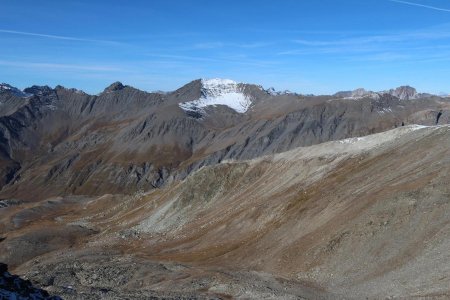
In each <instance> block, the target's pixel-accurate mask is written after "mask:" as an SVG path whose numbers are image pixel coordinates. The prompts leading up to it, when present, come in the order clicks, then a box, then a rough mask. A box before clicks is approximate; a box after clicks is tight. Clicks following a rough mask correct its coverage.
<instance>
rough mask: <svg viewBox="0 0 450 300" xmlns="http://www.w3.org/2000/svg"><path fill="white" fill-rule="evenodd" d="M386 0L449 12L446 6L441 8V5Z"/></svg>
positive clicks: (392, 0)
mask: <svg viewBox="0 0 450 300" xmlns="http://www.w3.org/2000/svg"><path fill="white" fill-rule="evenodd" d="M388 1H390V2H395V3H400V4H405V5H409V6H416V7H422V8H427V9H432V10H437V11H445V12H450V9H447V8H441V7H436V6H431V5H425V4H420V3H415V2H409V1H401V0H388Z"/></svg>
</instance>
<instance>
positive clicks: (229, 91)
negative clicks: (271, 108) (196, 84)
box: [179, 78, 252, 113]
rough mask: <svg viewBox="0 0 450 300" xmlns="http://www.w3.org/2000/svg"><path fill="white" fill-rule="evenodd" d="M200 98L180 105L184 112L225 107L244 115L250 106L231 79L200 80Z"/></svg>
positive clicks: (246, 98) (237, 84) (241, 88)
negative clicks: (208, 107) (218, 106)
mask: <svg viewBox="0 0 450 300" xmlns="http://www.w3.org/2000/svg"><path fill="white" fill-rule="evenodd" d="M201 83H202V88H201V97H200V98H199V99H197V100H194V101H189V102H184V103H180V104H179V106H180V107H181V108H182V109H184V110H186V111H197V112H198V111H200V112H201V111H202V110H203V108H204V107H207V106H216V105H225V106H228V107H230V108H231V109H233V110H235V111H236V112H238V113H245V112H246V111H247V110H248V109H249V107H250V105H251V104H252V102H251V99H250V97H249V96H247V95H245V94H244V92H243V87H242V86H240V85H241V84H240V83H237V82H236V81H233V80H231V79H221V78H213V79H202V80H201Z"/></svg>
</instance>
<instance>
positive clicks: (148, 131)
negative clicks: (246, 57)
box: [0, 79, 450, 299]
mask: <svg viewBox="0 0 450 300" xmlns="http://www.w3.org/2000/svg"><path fill="white" fill-rule="evenodd" d="M0 164H1V168H0V199H1V200H0V262H2V263H5V264H6V265H7V266H6V265H0V267H1V270H0V271H1V272H0V273H2V274H3V275H2V276H3V277H0V298H1V297H2V295H6V296H5V297H18V298H17V299H28V298H32V297H35V298H34V299H59V298H58V297H61V298H63V299H160V298H163V299H231V298H244V299H248V298H251V299H366V298H368V299H386V298H389V299H390V298H395V299H416V298H417V299H448V298H450V251H448V250H449V249H450V185H449V179H448V174H449V173H450V98H449V97H447V96H438V95H432V94H427V93H420V92H417V91H416V89H414V88H412V87H410V86H401V87H398V88H393V89H389V90H384V91H378V92H375V91H368V90H365V89H362V88H361V89H356V90H354V91H341V92H337V93H336V94H334V95H303V94H296V93H292V92H289V91H283V92H280V91H276V90H275V89H273V88H264V87H262V86H260V85H255V84H247V83H238V82H235V81H233V80H229V79H198V80H194V81H192V82H190V83H187V84H186V85H184V86H182V87H180V88H178V89H177V90H175V91H171V92H154V93H148V92H144V91H141V90H138V89H136V88H133V87H131V86H127V85H123V84H122V83H120V82H115V83H113V84H111V85H110V86H108V87H107V88H105V89H104V91H103V92H101V93H99V94H97V95H90V94H87V93H85V92H83V91H81V90H77V89H73V88H66V87H62V86H56V87H55V88H51V87H48V86H32V87H29V88H25V89H24V90H20V89H18V88H15V87H13V86H11V85H8V84H1V85H0ZM11 274H17V276H15V275H14V277H13V275H11ZM19 276H20V277H19ZM26 280H29V281H26ZM14 282H17V285H15V284H14ZM18 284H22V286H24V287H25V288H24V289H22V291H20V289H19V290H18V289H17V286H18ZM24 293H25V294H24ZM36 295H37V296H36ZM50 295H52V296H50ZM20 297H25V298H20ZM27 297H28V298H27ZM11 299H13V298H11Z"/></svg>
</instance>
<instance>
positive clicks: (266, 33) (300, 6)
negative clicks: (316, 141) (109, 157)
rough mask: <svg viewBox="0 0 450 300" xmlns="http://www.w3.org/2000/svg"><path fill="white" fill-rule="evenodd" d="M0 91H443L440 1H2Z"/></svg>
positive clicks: (446, 15)
mask: <svg viewBox="0 0 450 300" xmlns="http://www.w3.org/2000/svg"><path fill="white" fill-rule="evenodd" d="M0 7H1V13H0V15H1V17H0V45H1V46H0V82H7V83H10V84H12V85H15V86H17V87H20V88H24V87H27V86H30V85H33V84H39V85H45V84H46V85H50V86H55V85H57V84H61V85H64V86H66V87H74V88H79V89H82V90H84V91H86V92H89V93H98V92H100V91H102V90H103V89H104V88H105V87H106V86H107V85H109V84H110V83H112V82H114V81H121V82H123V83H125V84H129V85H132V86H135V87H137V88H140V89H143V90H147V91H152V90H173V89H175V88H177V87H180V86H181V85H183V84H185V83H187V82H189V81H191V80H193V79H196V78H213V77H221V78H230V79H234V80H237V81H242V82H250V83H257V84H262V85H263V86H265V87H270V86H274V87H275V88H276V89H280V90H284V89H289V90H292V91H296V92H300V93H314V94H328V93H334V92H336V91H338V90H349V89H354V88H358V87H365V88H368V89H371V90H383V89H387V88H391V87H396V86H399V85H403V84H409V85H412V86H415V87H416V88H418V89H419V90H420V91H424V92H433V93H440V92H450V85H449V80H448V79H449V78H450V76H449V75H450V1H448V0H410V1H394V0H340V1H337V0H321V1H316V0H314V1H313V0H308V1H306V0H284V1H283V0H280V1H264V0H259V1H256V0H247V1H244V0H240V1H235V0H227V1H212V0H190V1H189V0H183V1H181V0H178V1H175V0H152V1H132V0H130V1H115V0H109V1H101V0H99V1H92V0H91V1H87V0H75V1H49V0H41V1H35V0H34V1H30V0H21V1H20V0H1V2H0Z"/></svg>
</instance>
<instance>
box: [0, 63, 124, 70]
mask: <svg viewBox="0 0 450 300" xmlns="http://www.w3.org/2000/svg"><path fill="white" fill-rule="evenodd" d="M0 65H2V66H10V67H19V68H39V69H46V70H55V69H57V70H72V71H73V70H79V71H102V72H116V71H123V70H122V69H120V68H116V67H111V66H95V65H73V64H56V63H36V62H18V61H5V60H0Z"/></svg>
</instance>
